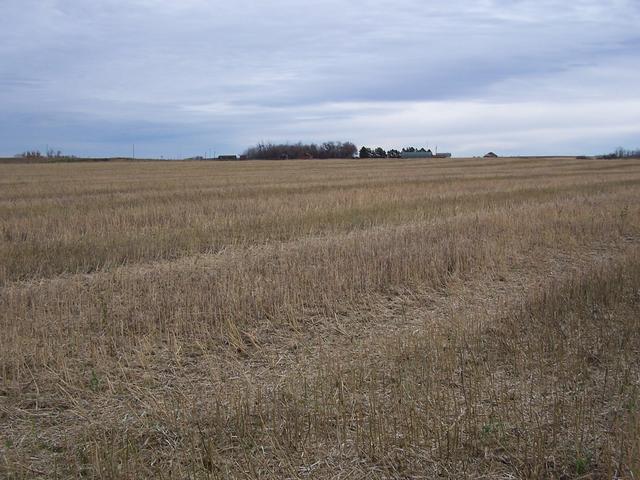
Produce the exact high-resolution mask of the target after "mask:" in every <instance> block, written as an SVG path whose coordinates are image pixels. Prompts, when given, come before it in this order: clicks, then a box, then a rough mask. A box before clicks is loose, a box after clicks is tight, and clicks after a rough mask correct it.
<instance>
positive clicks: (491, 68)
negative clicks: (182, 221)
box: [0, 0, 640, 155]
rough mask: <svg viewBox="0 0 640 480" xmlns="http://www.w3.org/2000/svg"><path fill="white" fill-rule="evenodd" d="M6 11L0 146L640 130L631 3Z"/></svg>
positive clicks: (166, 150)
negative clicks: (611, 112) (613, 111)
mask: <svg viewBox="0 0 640 480" xmlns="http://www.w3.org/2000/svg"><path fill="white" fill-rule="evenodd" d="M4 3H5V4H6V5H3V18H4V23H3V25H2V28H1V29H0V87H1V88H0V103H1V104H2V105H3V108H2V110H0V125H1V126H2V128H3V131H2V132H0V153H4V154H12V153H15V152H17V151H20V150H24V149H27V148H44V147H43V145H44V144H45V143H49V144H57V145H60V146H64V147H65V149H68V151H70V152H71V153H77V154H92V155H99V154H122V153H120V152H122V150H123V149H128V148H129V147H128V146H127V145H128V144H129V143H132V142H136V143H137V144H140V147H139V148H140V149H141V151H145V150H146V153H147V154H148V155H174V154H177V153H178V152H182V153H184V154H185V155H187V154H191V152H193V154H196V153H199V152H203V151H205V150H207V149H209V148H212V146H213V147H214V148H216V150H217V151H226V152H231V151H240V150H242V149H243V148H244V147H245V146H247V145H248V144H251V143H254V142H256V141H259V140H269V139H273V140H278V139H287V140H316V141H321V140H325V139H333V138H336V139H343V140H346V139H350V140H353V141H355V142H357V143H366V144H381V145H384V146H389V147H391V146H394V145H395V146H402V145H403V144H405V143H419V142H424V141H425V140H424V139H429V138H433V141H439V140H437V139H436V138H434V137H438V138H440V139H442V140H441V141H440V143H444V145H443V147H446V148H447V149H450V150H453V151H454V152H455V153H461V154H471V153H482V151H481V150H482V149H484V148H486V147H489V146H491V145H496V146H495V147H494V148H495V149H497V148H499V147H500V146H501V145H503V146H504V149H508V150H510V151H513V152H533V151H537V150H538V149H540V145H539V141H534V139H535V138H536V136H537V135H539V132H540V131H541V130H545V136H546V139H547V140H546V141H547V142H548V147H547V148H549V149H551V148H554V149H557V150H559V151H560V150H561V151H562V152H569V151H575V152H582V151H584V150H585V149H590V150H591V151H594V152H597V151H602V150H607V149H610V148H613V147H614V146H615V145H617V144H618V143H621V142H623V141H625V142H627V141H633V140H634V131H633V128H634V125H636V126H637V125H638V123H640V122H638V121H637V120H638V116H639V115H640V111H639V110H638V100H639V99H640V93H639V92H638V91H637V90H638V89H637V88H636V87H635V79H634V77H635V72H636V71H637V68H638V66H640V65H639V63H640V55H639V53H638V52H639V51H638V48H637V47H638V43H639V42H640V37H638V35H636V34H634V31H635V29H636V25H637V24H638V22H639V21H640V5H639V4H638V3H637V2H636V1H635V0H615V1H611V2H606V4H604V3H603V2H600V1H594V0H576V1H574V2H570V3H568V2H560V1H551V0H542V1H541V0H538V1H527V0H522V1H515V0H483V1H471V0H449V1H447V2H444V1H437V2H422V1H418V0H399V1H388V0H354V1H351V2H348V3H347V2H340V1H337V0H313V1H308V2H298V1H293V0H276V1H273V2H260V1H258V0H237V1H235V2H233V3H231V2H227V3H222V2H209V1H205V0H181V1H180V2H175V1H168V0H132V1H124V0H103V1H101V2H85V1H81V0H64V1H63V0H5V2H4ZM620 102H622V104H620ZM607 104H611V105H614V104H615V105H619V104H620V105H621V108H623V109H624V110H625V111H626V114H625V116H624V118H625V121H626V122H627V123H625V124H622V123H620V122H619V121H618V119H616V118H614V117H611V116H602V113H603V110H607V112H608V109H606V108H605V107H606V105H607ZM505 105H507V106H508V107H505ZM576 106H580V107H584V106H587V107H589V108H587V109H586V110H580V109H578V110H576V108H577V107H576ZM427 107H428V109H427ZM572 110H574V111H580V112H581V114H580V115H570V112H571V111H572ZM452 112H453V113H454V114H455V115H453V113H452ZM495 112H498V113H495ZM539 112H544V113H545V114H548V115H555V117H556V118H564V119H565V120H566V121H570V122H571V125H567V126H564V125H558V124H557V122H555V120H554V119H553V118H551V119H545V118H539V115H538V113H539ZM558 112H569V113H567V115H560V117H558ZM423 116H424V117H423ZM426 119H428V121H427V120H426ZM545 122H547V125H549V126H554V128H546V126H545ZM514 125H517V126H518V127H517V129H514ZM630 129H631V131H629V130H630ZM554 132H555V133H554ZM594 132H595V133H594ZM598 132H601V134H598ZM635 138H638V135H635ZM594 139H595V140H594ZM636 143H640V139H639V140H638V141H637V142H636ZM628 146H630V147H635V146H636V145H635V144H631V145H628ZM549 153H551V152H549Z"/></svg>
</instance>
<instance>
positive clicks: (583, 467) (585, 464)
mask: <svg viewBox="0 0 640 480" xmlns="http://www.w3.org/2000/svg"><path fill="white" fill-rule="evenodd" d="M589 463H590V461H589V458H587V457H580V456H579V457H578V458H576V475H584V474H585V473H587V470H588V468H589Z"/></svg>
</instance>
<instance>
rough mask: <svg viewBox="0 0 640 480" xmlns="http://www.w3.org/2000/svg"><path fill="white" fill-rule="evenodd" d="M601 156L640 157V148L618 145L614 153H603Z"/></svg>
mask: <svg viewBox="0 0 640 480" xmlns="http://www.w3.org/2000/svg"><path fill="white" fill-rule="evenodd" d="M600 158H606V159H610V158H640V149H635V150H626V149H624V148H622V147H618V148H616V150H615V151H614V152H613V153H608V154H606V155H602V156H601V157H600Z"/></svg>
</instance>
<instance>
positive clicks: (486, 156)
mask: <svg viewBox="0 0 640 480" xmlns="http://www.w3.org/2000/svg"><path fill="white" fill-rule="evenodd" d="M484 158H498V155H496V154H495V153H493V152H489V153H487V154H486V155H485V156H484Z"/></svg>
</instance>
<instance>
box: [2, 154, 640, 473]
mask: <svg viewBox="0 0 640 480" xmlns="http://www.w3.org/2000/svg"><path fill="white" fill-rule="evenodd" d="M639 200H640V161H639V160H593V159H588V160H577V159H570V158H561V159H560V158H557V159H554V158H534V159H503V158H498V159H437V160H391V159H390V160H367V161H364V160H353V161H333V160H331V161H329V160H326V161H281V162H272V161H264V162H224V163H222V162H144V163H135V162H108V163H106V162H105V163H77V164H74V163H68V164H29V165H20V164H0V374H1V380H0V478H5V477H6V478H78V477H81V476H82V477H86V478H105V479H112V478H113V479H115V478H131V479H134V478H147V477H148V478H345V479H346V478H349V479H354V478H434V477H437V476H440V477H444V478H639V477H640V411H639V408H640V201H639Z"/></svg>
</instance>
